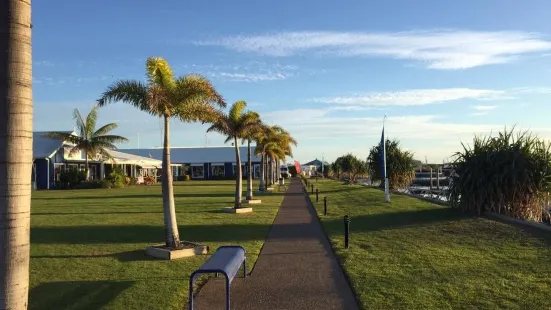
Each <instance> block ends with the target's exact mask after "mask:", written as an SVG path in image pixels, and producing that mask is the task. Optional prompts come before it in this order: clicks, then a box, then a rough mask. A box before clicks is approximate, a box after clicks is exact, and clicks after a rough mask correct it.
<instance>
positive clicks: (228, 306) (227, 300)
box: [226, 277, 230, 310]
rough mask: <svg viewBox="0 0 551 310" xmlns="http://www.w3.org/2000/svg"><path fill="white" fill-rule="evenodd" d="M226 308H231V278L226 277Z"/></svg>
mask: <svg viewBox="0 0 551 310" xmlns="http://www.w3.org/2000/svg"><path fill="white" fill-rule="evenodd" d="M226 310H230V280H229V279H228V278H227V277H226Z"/></svg>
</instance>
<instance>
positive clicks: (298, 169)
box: [295, 160, 301, 173]
mask: <svg viewBox="0 0 551 310" xmlns="http://www.w3.org/2000/svg"><path fill="white" fill-rule="evenodd" d="M295 169H296V170H297V173H300V172H301V169H300V164H299V163H298V161H296V160H295Z"/></svg>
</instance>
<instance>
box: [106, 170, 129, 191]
mask: <svg viewBox="0 0 551 310" xmlns="http://www.w3.org/2000/svg"><path fill="white" fill-rule="evenodd" d="M107 180H109V181H110V182H111V187H112V188H121V187H124V185H125V184H126V176H125V174H124V172H123V171H122V169H121V168H119V167H115V169H113V171H111V173H110V174H109V176H108V177H107Z"/></svg>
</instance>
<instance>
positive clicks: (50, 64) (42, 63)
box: [34, 60, 54, 67]
mask: <svg viewBox="0 0 551 310" xmlns="http://www.w3.org/2000/svg"><path fill="white" fill-rule="evenodd" d="M34 64H35V65H37V66H44V67H53V66H54V63H53V62H51V61H47V60H37V61H35V62H34Z"/></svg>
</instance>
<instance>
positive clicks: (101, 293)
mask: <svg viewBox="0 0 551 310" xmlns="http://www.w3.org/2000/svg"><path fill="white" fill-rule="evenodd" d="M133 283H134V282H133V281H121V282H115V281H72V282H48V283H43V284H40V285H38V286H36V287H34V288H32V289H31V290H30V292H29V309H32V310H50V309H66V308H67V307H70V308H71V309H74V310H84V309H100V308H102V307H103V306H105V305H107V304H109V303H110V302H111V301H112V300H113V299H115V298H116V297H117V296H118V295H119V294H120V293H122V292H123V291H124V290H126V289H127V288H129V287H131V286H132V284H133Z"/></svg>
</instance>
